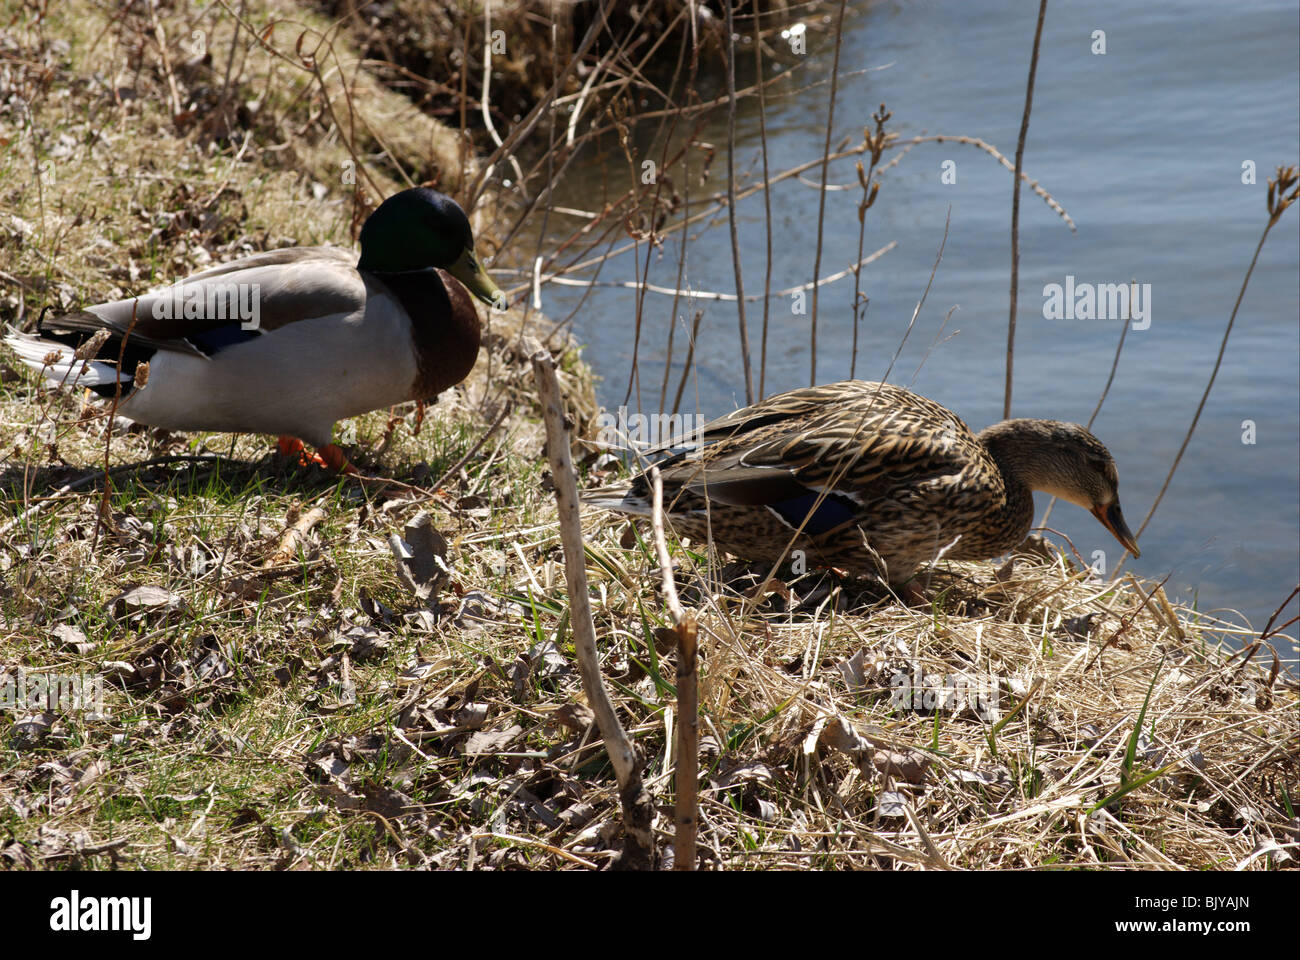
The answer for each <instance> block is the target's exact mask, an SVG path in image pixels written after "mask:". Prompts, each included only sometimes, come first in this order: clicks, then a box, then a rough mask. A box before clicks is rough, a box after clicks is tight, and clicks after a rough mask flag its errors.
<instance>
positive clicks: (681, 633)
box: [650, 467, 700, 870]
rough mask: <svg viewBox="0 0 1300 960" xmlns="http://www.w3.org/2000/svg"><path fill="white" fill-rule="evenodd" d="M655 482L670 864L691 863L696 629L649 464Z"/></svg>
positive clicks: (695, 796) (695, 826)
mask: <svg viewBox="0 0 1300 960" xmlns="http://www.w3.org/2000/svg"><path fill="white" fill-rule="evenodd" d="M650 480H651V482H652V483H653V484H654V510H653V511H652V513H651V516H650V522H651V525H652V526H653V527H654V540H655V556H656V557H657V558H658V560H659V574H660V576H661V577H662V578H663V584H664V599H665V601H667V603H668V611H669V612H670V613H671V614H672V616H673V627H672V629H671V630H666V629H665V630H662V631H658V632H659V633H660V634H661V635H662V639H665V640H667V639H670V638H671V639H672V640H673V641H675V642H676V644H677V744H676V754H677V769H676V773H675V779H674V786H675V787H676V789H677V810H676V820H677V822H676V829H675V831H674V833H673V868H674V869H675V870H694V869H695V839H696V834H697V833H698V831H699V751H700V688H699V673H698V671H697V669H696V668H697V666H698V663H699V659H698V657H697V653H698V649H699V646H698V641H699V631H698V627H697V624H696V620H695V615H694V614H693V613H688V612H687V611H686V610H684V609H683V608H682V603H681V601H680V600H679V599H678V598H677V585H676V583H674V582H673V565H672V560H671V559H670V558H669V556H668V543H667V541H666V539H665V538H664V482H663V478H662V477H661V476H660V475H659V468H658V467H651V468H650Z"/></svg>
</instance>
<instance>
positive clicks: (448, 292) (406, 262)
mask: <svg viewBox="0 0 1300 960" xmlns="http://www.w3.org/2000/svg"><path fill="white" fill-rule="evenodd" d="M360 240H361V258H360V260H359V261H358V260H357V258H356V256H355V255H354V254H352V253H350V252H348V251H346V250H342V249H338V248H335V247H291V248H288V249H284V250H273V251H268V252H266V253H259V254H255V255H253V256H251V257H245V258H244V259H242V260H236V261H234V262H232V263H227V264H222V265H221V266H219V267H214V268H212V269H211V270H205V271H203V272H202V273H197V274H195V275H193V276H191V277H186V278H185V279H184V280H180V281H178V282H176V283H175V284H173V285H172V286H170V287H165V288H163V289H161V290H156V291H154V292H152V293H147V294H144V295H142V296H140V297H133V298H131V299H129V300H117V301H115V302H113V303H101V304H96V305H94V306H91V307H87V308H86V309H85V310H83V311H81V312H79V313H72V314H68V315H66V316H62V317H58V318H56V319H53V320H50V321H48V322H47V323H45V324H44V325H42V326H40V327H38V330H39V332H40V334H41V336H40V337H33V336H30V335H27V334H20V333H12V334H11V335H10V336H8V337H6V338H5V343H6V344H8V345H9V346H10V347H11V348H12V349H13V350H14V351H15V352H16V353H17V354H18V356H19V357H20V358H21V359H22V361H23V362H24V363H25V364H27V365H28V366H29V367H32V368H33V369H35V370H39V371H41V372H42V373H44V375H45V376H46V377H47V378H48V379H50V380H53V381H55V382H59V383H70V384H76V385H78V386H85V387H89V388H90V389H91V390H94V391H95V392H96V393H98V394H99V395H100V396H103V397H113V396H115V395H120V396H121V398H122V400H121V402H120V404H119V406H118V408H117V409H118V411H119V412H120V413H121V414H122V415H123V416H126V417H129V418H130V419H132V420H138V421H140V422H141V423H147V424H150V425H152V426H156V427H164V428H166V429H168V430H216V431H230V432H239V433H271V434H279V435H280V448H281V450H283V451H285V452H291V451H298V450H301V449H302V441H304V440H305V441H306V442H308V443H310V444H311V445H312V446H314V447H316V448H317V449H318V450H319V451H320V454H321V459H322V462H324V463H326V464H327V465H329V466H331V467H333V468H334V469H339V470H344V469H346V470H351V465H350V464H349V463H348V462H347V458H346V457H345V456H344V455H343V452H342V451H341V450H340V449H339V448H338V447H336V446H335V445H334V444H333V443H332V442H331V438H332V434H333V428H334V423H335V421H337V420H342V419H344V418H346V417H353V416H356V415H358V414H361V413H365V412H367V411H369V410H375V409H378V408H380V407H387V406H391V405H393V404H396V403H402V402H405V401H407V400H423V399H427V398H429V397H433V396H436V395H437V394H438V393H439V392H441V391H443V390H445V389H447V388H448V387H450V386H452V385H454V384H456V383H459V382H460V381H461V380H463V379H464V378H465V377H466V376H467V375H468V374H469V371H470V370H471V369H472V368H473V366H474V362H475V360H476V359H477V358H478V350H479V319H478V313H477V311H476V310H475V308H474V304H473V301H472V300H471V299H470V297H469V295H468V294H467V293H466V292H465V290H466V288H467V289H468V290H469V292H470V293H472V294H473V295H474V296H476V297H478V299H480V300H482V301H483V302H484V303H488V304H492V305H494V306H499V307H503V306H504V301H505V297H504V295H503V294H502V293H501V291H500V290H498V289H497V287H496V285H495V284H494V283H493V282H492V281H491V280H490V279H489V278H488V275H487V274H486V273H485V272H484V270H483V267H482V266H481V265H480V263H479V259H478V257H477V255H476V254H475V252H474V236H473V233H472V232H471V230H470V225H469V220H468V219H467V218H466V216H465V212H464V211H463V210H461V208H460V207H459V206H458V205H457V204H456V202H455V201H454V200H452V199H451V198H450V197H446V196H444V195H443V194H441V193H437V192H436V191H433V190H429V189H425V188H416V189H413V190H403V191H402V192H401V193H396V194H394V195H393V196H391V197H389V198H388V199H387V200H385V201H384V202H383V203H382V204H380V206H379V208H378V209H376V210H375V211H374V212H373V213H372V214H371V215H370V216H369V218H367V220H366V222H365V224H364V225H363V226H362V228H361V238H360ZM443 271H446V272H445V273H444V272H443ZM450 277H455V278H456V280H458V281H459V283H452V282H451V281H450V279H449V278H450ZM461 284H464V287H461ZM100 331H104V332H105V333H106V334H107V337H106V338H105V335H104V333H100ZM97 335H98V336H97ZM96 338H97V340H98V343H99V346H98V349H97V350H96V349H95V347H94V346H93V345H91V344H89V343H88V341H91V340H92V339H96ZM83 345H85V346H84V348H83V349H82V350H81V354H82V355H81V356H78V355H77V354H76V349H77V348H78V347H83ZM144 364H147V365H148V366H147V367H145V366H143V365H144ZM137 378H138V379H139V383H138V384H137V383H136V380H137ZM119 391H120V394H119Z"/></svg>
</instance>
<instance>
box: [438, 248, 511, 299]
mask: <svg viewBox="0 0 1300 960" xmlns="http://www.w3.org/2000/svg"><path fill="white" fill-rule="evenodd" d="M447 272H448V273H450V274H451V275H452V276H453V277H455V278H456V279H457V280H459V281H460V282H461V283H463V284H464V285H465V289H466V290H468V291H469V292H470V293H472V294H474V296H476V297H478V298H479V299H480V300H482V301H483V302H484V303H486V304H487V305H488V306H491V307H496V308H497V309H498V310H504V309H505V308H506V295H505V294H504V293H502V292H501V290H500V289H499V288H498V287H497V285H496V284H495V283H493V282H492V278H491V277H489V276H488V275H487V271H485V270H484V269H483V265H482V264H481V263H479V259H478V257H477V256H475V254H474V249H473V248H472V247H466V248H465V252H464V253H462V254H461V255H460V259H459V260H457V261H456V262H455V263H453V264H452V265H451V266H450V267H448V268H447Z"/></svg>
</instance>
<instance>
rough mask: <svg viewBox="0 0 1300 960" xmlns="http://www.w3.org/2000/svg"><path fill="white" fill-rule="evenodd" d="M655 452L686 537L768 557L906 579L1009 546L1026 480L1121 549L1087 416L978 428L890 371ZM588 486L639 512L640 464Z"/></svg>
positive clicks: (1029, 508) (1115, 505) (1110, 487)
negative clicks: (1085, 513) (613, 481)
mask: <svg viewBox="0 0 1300 960" xmlns="http://www.w3.org/2000/svg"><path fill="white" fill-rule="evenodd" d="M701 433H702V436H701V437H699V438H697V439H698V440H699V442H698V444H697V445H696V447H695V448H694V449H689V450H686V451H685V452H681V453H678V454H676V455H674V456H671V457H669V458H668V459H666V460H664V461H663V462H661V463H660V464H658V467H659V470H660V473H661V474H662V476H663V484H664V505H665V514H666V516H667V519H668V521H669V523H670V524H671V525H672V527H673V529H674V530H675V531H676V532H677V533H678V534H679V535H681V536H687V537H690V538H691V539H692V540H695V541H697V542H704V541H706V540H707V539H709V536H710V534H711V535H712V540H713V542H714V543H715V544H716V545H717V546H718V547H720V548H721V549H723V550H726V551H728V552H730V553H734V554H736V555H738V556H741V557H744V558H746V559H751V560H758V561H762V562H767V563H773V562H776V561H777V560H778V559H782V558H784V559H785V560H786V561H789V559H790V558H791V554H790V552H789V551H792V550H801V551H803V552H804V555H805V557H806V559H807V561H808V563H809V565H812V564H821V565H825V566H833V567H839V568H842V569H844V570H847V571H849V572H850V573H855V574H865V575H871V576H882V575H883V576H884V577H886V578H887V579H888V580H889V581H890V582H892V583H895V584H901V583H903V582H905V581H907V580H908V579H909V578H910V577H911V576H912V575H913V573H915V571H916V569H917V568H918V567H919V566H920V565H921V564H923V563H926V562H929V561H932V560H934V559H935V558H937V557H939V556H943V557H946V558H949V559H954V560H976V559H985V558H988V557H995V556H998V555H999V554H1001V553H1005V552H1006V551H1008V550H1010V549H1011V548H1013V547H1015V546H1016V545H1017V544H1019V543H1020V542H1021V541H1022V540H1023V539H1024V537H1025V534H1026V533H1027V532H1028V530H1029V527H1030V524H1031V523H1032V518H1033V507H1034V504H1033V491H1034V490H1046V491H1049V492H1051V493H1053V494H1055V495H1057V496H1060V497H1062V498H1064V499H1066V500H1069V501H1071V502H1073V503H1077V504H1079V505H1081V506H1083V507H1084V508H1086V509H1088V510H1090V511H1092V512H1093V514H1094V515H1095V516H1097V518H1098V519H1099V520H1100V521H1101V522H1102V523H1103V524H1104V525H1106V527H1107V528H1108V529H1110V531H1111V532H1112V533H1113V534H1114V535H1115V536H1116V538H1117V539H1119V541H1120V542H1121V543H1122V544H1123V545H1124V546H1125V547H1127V548H1128V549H1129V550H1131V551H1133V553H1134V554H1136V553H1137V545H1136V543H1134V542H1133V537H1132V534H1131V533H1129V531H1128V527H1127V526H1126V525H1125V523H1124V519H1123V515H1122V514H1121V512H1120V508H1119V499H1118V495H1117V491H1116V487H1117V483H1118V478H1117V474H1116V471H1115V464H1114V461H1113V460H1112V459H1111V456H1110V454H1109V453H1108V452H1107V450H1106V448H1105V447H1104V446H1103V445H1102V443H1101V442H1100V441H1099V440H1097V438H1096V437H1094V436H1093V435H1092V434H1091V433H1089V432H1088V431H1087V430H1086V429H1084V428H1083V427H1081V426H1079V425H1077V424H1072V423H1061V422H1058V421H1054V420H1007V421H1003V422H1002V423H998V424H994V425H993V426H991V427H989V428H988V429H986V430H984V431H983V432H982V433H980V434H978V435H976V434H974V433H972V432H971V431H970V429H969V428H968V427H967V426H966V424H965V423H963V422H962V420H961V418H960V417H958V416H957V415H956V414H954V413H953V412H952V411H950V410H948V409H947V408H945V407H943V406H941V405H940V404H937V403H935V402H934V401H932V400H927V399H926V398H925V397H921V396H918V395H917V394H915V393H912V392H911V391H908V390H904V389H903V388H901V387H896V386H892V385H890V384H882V383H871V382H866V381H861V380H848V381H844V382H842V383H832V384H826V385H823V386H818V387H810V388H807V389H803V390H793V391H790V392H789V393H783V394H778V395H776V396H773V397H769V398H767V399H766V400H763V401H761V402H760V403H757V404H754V405H753V406H750V407H745V408H744V409H741V410H737V411H736V412H735V413H732V414H728V415H727V416H725V417H721V418H719V419H717V420H714V421H712V422H710V423H708V424H707V425H705V427H704V428H703V430H702V431H701ZM584 499H585V500H586V501H587V502H589V503H592V504H596V505H599V506H603V507H605V508H607V509H611V510H617V511H620V512H623V513H632V514H643V515H644V514H648V513H649V512H650V502H651V486H650V479H649V477H648V475H645V474H643V475H642V476H639V477H637V478H636V479H635V480H633V481H632V482H631V483H630V484H628V485H624V486H616V487H607V488H603V489H600V490H593V491H589V492H588V493H587V494H585V495H584Z"/></svg>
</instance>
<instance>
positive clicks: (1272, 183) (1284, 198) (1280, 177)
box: [1116, 167, 1300, 573]
mask: <svg viewBox="0 0 1300 960" xmlns="http://www.w3.org/2000/svg"><path fill="white" fill-rule="evenodd" d="M1298 178H1300V174H1298V173H1297V170H1296V168H1295V167H1278V168H1277V179H1276V180H1274V179H1271V178H1270V179H1269V181H1268V223H1267V224H1265V225H1264V232H1263V233H1262V234H1261V235H1260V238H1259V243H1258V244H1256V245H1255V254H1254V256H1252V257H1251V258H1250V266H1249V267H1247V268H1246V276H1245V277H1243V278H1242V281H1241V289H1240V290H1238V291H1237V301H1236V303H1234V304H1233V305H1232V313H1231V314H1230V315H1229V316H1228V326H1227V327H1226V328H1225V329H1224V331H1223V340H1222V341H1220V343H1219V355H1218V356H1217V357H1215V358H1214V369H1213V370H1211V371H1210V380H1209V382H1208V383H1206V385H1205V392H1204V393H1202V394H1201V402H1200V403H1198V404H1197V405H1196V414H1195V415H1194V416H1193V417H1192V422H1191V425H1190V426H1188V428H1187V435H1186V436H1185V437H1183V445H1182V446H1181V447H1179V448H1178V455H1177V456H1176V457H1174V462H1173V464H1172V465H1171V466H1170V467H1169V473H1168V475H1167V476H1166V477H1165V482H1164V484H1163V485H1161V487H1160V492H1159V493H1158V494H1156V499H1155V502H1154V503H1152V504H1151V509H1150V510H1148V511H1147V515H1146V517H1145V518H1144V519H1143V520H1142V526H1140V527H1138V531H1137V536H1139V537H1140V536H1142V531H1143V530H1145V529H1146V528H1147V524H1148V523H1150V522H1151V518H1152V517H1153V516H1154V515H1155V512H1156V507H1158V506H1160V501H1161V500H1162V499H1164V496H1165V491H1166V490H1168V489H1169V482H1170V481H1171V480H1173V478H1174V471H1175V470H1177V469H1178V464H1179V463H1181V462H1182V459H1183V454H1184V453H1186V452H1187V445H1188V444H1189V443H1191V441H1192V434H1193V433H1195V432H1196V425H1197V424H1198V423H1199V422H1200V420H1201V412H1202V411H1203V410H1204V409H1205V401H1206V400H1208V399H1209V398H1210V390H1211V389H1212V388H1213V387H1214V379H1215V377H1217V376H1218V375H1219V367H1220V366H1221V365H1222V364H1223V354H1224V352H1225V351H1226V350H1227V349H1228V337H1229V336H1230V335H1231V334H1232V325H1233V324H1234V323H1236V322H1237V311H1238V310H1240V309H1241V301H1242V300H1243V299H1244V298H1245V296H1246V287H1247V286H1248V285H1249V284H1250V277H1251V274H1253V273H1254V272H1255V264H1256V263H1258V262H1259V252H1260V251H1261V250H1263V249H1264V241H1265V240H1267V239H1268V234H1269V231H1270V230H1272V229H1273V227H1274V225H1275V224H1276V223H1277V222H1278V220H1279V219H1281V217H1282V212H1283V211H1284V210H1286V208H1287V207H1289V206H1291V204H1293V203H1294V202H1295V200H1296V195H1297V193H1300V187H1296V182H1297V179H1298ZM1287 190H1291V193H1290V194H1289V195H1288V194H1287V192H1286V191H1287ZM1127 555H1128V552H1127V551H1125V556H1127ZM1120 562H1121V563H1123V558H1122V557H1121V558H1120ZM1118 572H1119V567H1118V565H1117V566H1116V573H1118Z"/></svg>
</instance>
